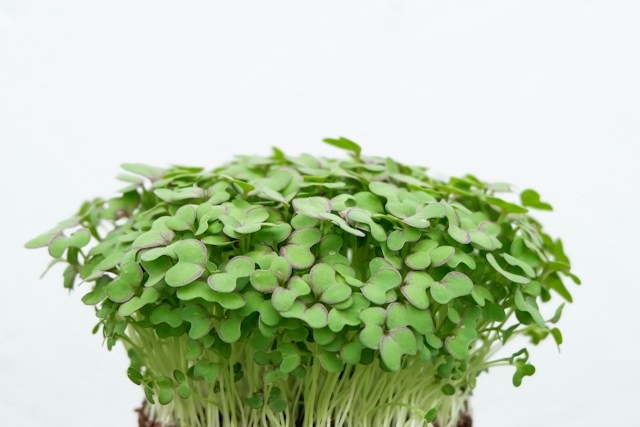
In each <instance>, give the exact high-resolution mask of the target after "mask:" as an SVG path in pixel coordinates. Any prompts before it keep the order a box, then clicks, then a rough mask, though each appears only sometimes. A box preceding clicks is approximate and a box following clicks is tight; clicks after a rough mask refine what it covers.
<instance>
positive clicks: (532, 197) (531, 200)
mask: <svg viewBox="0 0 640 427" xmlns="http://www.w3.org/2000/svg"><path fill="white" fill-rule="evenodd" d="M520 201H521V202H522V206H527V207H530V208H534V209H540V210H543V211H552V210H553V207H551V205H550V204H549V203H545V202H543V201H542V200H540V194H538V192H536V191H535V190H531V189H527V190H524V191H523V192H522V193H520Z"/></svg>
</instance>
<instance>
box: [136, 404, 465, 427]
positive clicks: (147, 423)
mask: <svg viewBox="0 0 640 427" xmlns="http://www.w3.org/2000/svg"><path fill="white" fill-rule="evenodd" d="M144 405H145V403H143V404H142V406H141V407H140V408H138V409H136V412H137V413H138V427H164V426H162V424H160V423H158V422H155V421H153V420H150V419H149V417H147V416H146V415H145V413H144ZM472 426H473V420H472V419H471V415H469V414H463V415H462V417H461V418H460V420H459V421H458V426H457V427H472ZM434 427H439V426H438V424H435V426H434Z"/></svg>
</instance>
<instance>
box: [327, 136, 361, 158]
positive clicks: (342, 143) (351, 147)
mask: <svg viewBox="0 0 640 427" xmlns="http://www.w3.org/2000/svg"><path fill="white" fill-rule="evenodd" d="M323 141H324V142H326V143H327V144H329V145H333V146H334V147H338V148H342V149H343V150H347V151H351V152H352V153H353V154H354V155H355V156H356V157H360V152H361V151H362V149H361V148H360V146H359V145H358V144H356V143H355V142H353V141H351V140H349V139H347V138H344V137H342V136H341V137H340V138H338V139H334V138H325V139H323Z"/></svg>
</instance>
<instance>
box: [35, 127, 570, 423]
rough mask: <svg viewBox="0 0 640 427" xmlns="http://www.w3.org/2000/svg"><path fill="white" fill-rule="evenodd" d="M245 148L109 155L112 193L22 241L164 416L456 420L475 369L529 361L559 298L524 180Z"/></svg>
mask: <svg viewBox="0 0 640 427" xmlns="http://www.w3.org/2000/svg"><path fill="white" fill-rule="evenodd" d="M326 142H328V143H329V144H331V145H334V146H337V147H339V148H342V149H345V150H347V151H349V152H350V159H327V158H316V157H314V156H311V155H307V154H303V155H301V156H297V157H294V156H288V155H286V154H284V153H283V152H282V151H280V150H278V149H274V152H273V155H272V156H270V157H256V156H241V157H238V158H237V160H235V161H233V162H231V163H229V164H227V165H225V166H222V167H219V168H216V169H213V170H205V169H202V168H198V167H184V166H174V167H171V168H168V169H161V168H156V167H151V166H146V165H142V164H125V165H123V168H124V169H125V170H126V171H127V172H128V174H126V175H123V176H121V177H120V179H121V180H123V181H125V182H126V184H127V186H126V187H125V188H124V189H122V191H121V192H120V193H119V195H118V196H117V197H114V198H111V199H106V200H105V199H95V200H92V201H89V202H86V203H85V204H84V205H83V206H82V207H81V209H80V210H79V212H78V213H77V214H76V215H75V216H73V217H72V218H71V219H69V220H66V221H64V222H62V223H60V224H59V225H58V226H57V227H55V228H54V229H53V230H51V231H49V232H48V233H45V234H43V235H41V236H39V237H37V238H35V239H33V240H31V241H30V242H28V243H27V245H26V246H27V247H28V248H36V247H43V246H48V249H49V253H50V255H51V256H52V257H53V258H54V260H53V262H54V263H58V262H62V263H66V265H67V267H66V269H65V270H64V286H65V287H67V288H73V287H75V286H76V285H78V284H81V283H85V284H86V285H85V286H88V287H90V289H89V290H88V292H87V293H86V294H85V295H84V297H83V299H82V300H83V302H84V303H85V304H88V305H92V306H95V308H96V315H97V317H98V319H99V321H98V324H97V325H96V328H95V329H94V331H96V332H97V331H101V332H102V334H103V335H104V338H105V340H106V344H107V347H108V348H109V349H111V348H112V347H113V346H114V345H115V344H116V343H117V342H121V343H122V344H123V345H124V347H125V348H126V349H127V351H128V354H129V357H130V359H131V366H130V368H129V370H128V376H129V378H130V379H131V381H133V382H134V383H135V384H138V385H139V386H141V387H142V389H143V390H144V393H145V395H146V399H147V406H146V409H145V410H146V411H147V415H148V416H149V417H150V418H151V419H153V420H155V421H157V422H159V423H161V424H162V425H166V426H181V427H214V426H225V427H227V426H229V427H231V426H264V425H269V426H282V427H284V426H296V425H301V426H304V427H311V426H321V425H322V426H329V425H331V426H400V425H402V426H405V425H412V426H419V425H431V424H432V423H437V424H438V425H439V426H441V427H444V426H453V425H456V424H455V423H456V422H457V419H458V417H459V414H460V411H461V409H462V408H463V406H464V404H465V402H466V400H467V399H468V398H469V396H470V394H471V392H472V390H473V389H474V386H475V384H476V378H477V377H478V375H479V374H480V373H481V372H483V371H486V370H487V369H489V368H491V367H495V366H503V365H510V366H512V367H513V369H514V375H513V384H514V385H515V386H519V385H520V384H521V383H522V381H523V378H524V377H526V376H530V375H532V374H533V373H534V371H535V368H534V367H533V365H532V364H531V363H530V361H529V353H528V351H527V349H526V348H523V349H522V350H519V351H517V352H515V353H514V354H513V355H512V356H510V357H504V358H496V357H495V356H494V354H495V352H496V351H497V350H499V349H500V348H502V347H503V346H504V345H505V344H507V342H509V341H510V340H512V339H513V338H514V337H516V336H522V335H524V336H528V337H530V338H531V342H532V343H533V344H537V343H538V342H540V341H541V340H543V339H545V338H547V337H552V338H553V339H554V340H555V341H556V343H557V344H558V345H559V344H560V343H561V342H562V335H561V333H560V331H559V330H558V329H557V328H556V327H555V326H554V325H555V323H556V322H557V321H558V320H559V318H560V315H561V313H562V308H563V304H562V305H559V308H558V309H557V311H556V314H555V315H554V316H553V317H552V318H550V319H545V317H544V316H543V315H542V314H541V312H540V311H539V305H540V304H541V303H545V302H548V301H549V300H550V299H551V298H552V295H553V293H555V294H558V295H559V296H560V297H561V298H563V299H564V300H567V301H569V302H570V301H571V294H570V292H569V290H568V289H567V288H566V287H565V278H569V279H572V280H573V281H575V282H576V283H579V280H578V279H577V277H576V276H574V275H573V274H572V273H571V271H570V264H569V259H568V258H567V256H566V255H565V253H564V251H563V246H562V243H561V241H560V240H557V239H553V238H551V237H550V236H548V235H547V234H546V233H545V232H544V231H543V229H542V226H541V225H540V223H539V222H538V221H536V220H535V219H533V218H532V217H531V216H529V209H542V210H550V209H551V206H550V205H549V204H548V203H546V202H543V201H541V199H540V196H539V195H538V193H536V192H535V191H533V190H525V191H523V192H522V193H521V200H520V202H519V203H516V202H514V201H507V200H504V198H503V196H501V195H500V193H503V192H508V191H510V187H509V186H507V185H504V184H490V183H486V182H483V181H480V180H479V179H477V178H476V177H474V176H471V175H466V176H464V177H460V178H451V179H449V180H446V181H445V180H439V179H434V178H431V177H430V176H429V175H428V174H427V173H426V169H425V168H421V167H411V166H406V165H403V164H400V163H398V162H396V161H394V160H392V159H389V158H380V157H367V156H364V155H363V154H362V153H361V149H360V147H359V146H358V145H357V144H355V143H354V142H352V141H349V140H347V139H345V138H339V139H328V140H326Z"/></svg>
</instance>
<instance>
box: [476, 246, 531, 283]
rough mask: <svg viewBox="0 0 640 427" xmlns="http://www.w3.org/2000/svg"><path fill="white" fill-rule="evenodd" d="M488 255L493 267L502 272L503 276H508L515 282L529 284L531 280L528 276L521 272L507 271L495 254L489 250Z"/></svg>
mask: <svg viewBox="0 0 640 427" xmlns="http://www.w3.org/2000/svg"><path fill="white" fill-rule="evenodd" d="M486 257H487V261H489V264H490V265H491V267H493V269H494V270H495V271H497V272H498V273H500V274H501V275H502V276H504V277H506V278H507V279H509V280H510V281H512V282H514V283H520V284H527V283H529V282H530V280H529V279H528V278H526V277H524V276H521V275H519V274H515V273H510V272H508V271H506V270H505V269H504V268H502V267H501V266H500V264H498V261H496V259H495V257H494V256H493V254H492V253H490V252H487V254H486Z"/></svg>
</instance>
